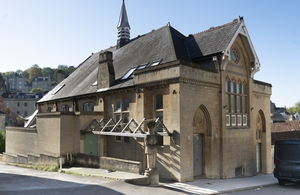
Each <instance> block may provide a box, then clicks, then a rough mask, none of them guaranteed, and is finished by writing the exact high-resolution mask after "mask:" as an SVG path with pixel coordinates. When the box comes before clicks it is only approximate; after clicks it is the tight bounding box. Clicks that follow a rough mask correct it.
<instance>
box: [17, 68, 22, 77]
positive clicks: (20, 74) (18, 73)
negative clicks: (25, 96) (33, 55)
mask: <svg viewBox="0 0 300 195" xmlns="http://www.w3.org/2000/svg"><path fill="white" fill-rule="evenodd" d="M22 73H23V70H20V69H18V70H16V74H17V76H19V77H21V76H22Z"/></svg>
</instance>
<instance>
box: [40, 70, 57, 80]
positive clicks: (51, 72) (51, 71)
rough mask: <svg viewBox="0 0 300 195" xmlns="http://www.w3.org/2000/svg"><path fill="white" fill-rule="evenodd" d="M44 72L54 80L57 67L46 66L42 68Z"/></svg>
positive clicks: (45, 75) (44, 74)
mask: <svg viewBox="0 0 300 195" xmlns="http://www.w3.org/2000/svg"><path fill="white" fill-rule="evenodd" d="M42 74H43V76H44V77H47V76H50V78H51V80H52V81H53V80H54V75H55V69H52V68H50V67H45V68H43V69H42Z"/></svg>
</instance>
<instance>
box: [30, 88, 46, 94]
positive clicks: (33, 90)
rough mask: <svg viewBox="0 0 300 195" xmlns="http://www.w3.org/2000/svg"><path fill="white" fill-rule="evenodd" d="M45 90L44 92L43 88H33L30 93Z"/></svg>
mask: <svg viewBox="0 0 300 195" xmlns="http://www.w3.org/2000/svg"><path fill="white" fill-rule="evenodd" d="M43 92H44V91H43V89H42V88H39V87H38V88H32V89H31V90H30V92H29V93H43Z"/></svg>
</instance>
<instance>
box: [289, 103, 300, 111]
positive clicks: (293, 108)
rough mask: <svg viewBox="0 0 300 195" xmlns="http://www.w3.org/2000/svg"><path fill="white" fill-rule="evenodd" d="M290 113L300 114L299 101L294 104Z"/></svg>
mask: <svg viewBox="0 0 300 195" xmlns="http://www.w3.org/2000/svg"><path fill="white" fill-rule="evenodd" d="M291 111H292V114H295V113H298V114H300V101H298V102H297V103H295V106H294V107H292V109H291Z"/></svg>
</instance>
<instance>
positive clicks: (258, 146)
mask: <svg viewBox="0 0 300 195" xmlns="http://www.w3.org/2000/svg"><path fill="white" fill-rule="evenodd" d="M256 172H257V173H260V172H261V143H257V144H256Z"/></svg>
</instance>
